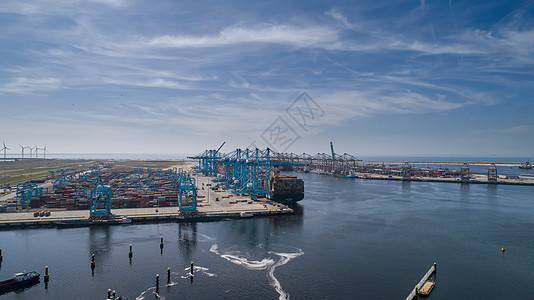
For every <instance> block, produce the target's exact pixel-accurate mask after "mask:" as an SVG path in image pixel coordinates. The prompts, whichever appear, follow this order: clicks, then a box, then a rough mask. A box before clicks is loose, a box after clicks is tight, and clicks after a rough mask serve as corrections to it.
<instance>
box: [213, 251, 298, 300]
mask: <svg viewBox="0 0 534 300" xmlns="http://www.w3.org/2000/svg"><path fill="white" fill-rule="evenodd" d="M295 250H296V252H292V253H279V252H268V253H269V254H272V255H276V256H279V257H280V259H279V260H278V261H276V262H275V260H274V259H273V258H264V259H262V260H261V261H257V260H249V259H247V258H246V257H244V256H242V255H239V254H235V251H233V252H232V253H220V252H219V245H217V244H213V245H212V246H211V248H210V252H212V253H214V254H216V255H218V256H220V257H222V258H224V259H226V260H228V261H230V262H232V263H234V264H236V265H240V266H243V267H245V268H246V269H248V270H265V269H266V270H267V278H268V279H269V285H271V286H272V287H274V289H275V290H276V292H277V293H278V295H280V296H279V297H278V299H279V300H286V299H289V294H287V293H286V292H285V291H284V289H283V288H282V285H281V284H280V282H279V281H278V279H276V277H275V276H274V271H275V270H276V268H277V267H279V266H283V265H285V264H287V263H288V262H290V261H291V260H292V259H294V258H297V257H299V256H301V255H303V254H304V252H302V250H301V249H295Z"/></svg>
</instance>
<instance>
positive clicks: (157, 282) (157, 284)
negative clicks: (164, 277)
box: [156, 274, 159, 294]
mask: <svg viewBox="0 0 534 300" xmlns="http://www.w3.org/2000/svg"><path fill="white" fill-rule="evenodd" d="M156 294H159V274H156Z"/></svg>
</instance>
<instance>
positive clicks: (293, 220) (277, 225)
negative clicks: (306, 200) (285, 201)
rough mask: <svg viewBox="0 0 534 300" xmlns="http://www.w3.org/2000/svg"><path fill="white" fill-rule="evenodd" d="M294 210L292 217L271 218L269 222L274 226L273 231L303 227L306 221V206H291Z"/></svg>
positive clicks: (297, 204)
mask: <svg viewBox="0 0 534 300" xmlns="http://www.w3.org/2000/svg"><path fill="white" fill-rule="evenodd" d="M290 207H291V208H292V209H293V214H292V215H282V216H276V217H272V218H269V222H270V224H271V225H273V229H275V230H278V229H284V228H286V227H301V226H302V223H303V220H304V206H303V205H302V204H300V203H295V204H292V205H291V206H290Z"/></svg>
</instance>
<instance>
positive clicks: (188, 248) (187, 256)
mask: <svg viewBox="0 0 534 300" xmlns="http://www.w3.org/2000/svg"><path fill="white" fill-rule="evenodd" d="M178 248H179V249H180V252H181V253H182V255H183V257H184V261H185V262H189V261H191V260H192V259H191V258H192V257H193V252H195V250H196V248H197V223H179V224H178Z"/></svg>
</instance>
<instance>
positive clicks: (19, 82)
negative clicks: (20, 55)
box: [0, 77, 61, 95]
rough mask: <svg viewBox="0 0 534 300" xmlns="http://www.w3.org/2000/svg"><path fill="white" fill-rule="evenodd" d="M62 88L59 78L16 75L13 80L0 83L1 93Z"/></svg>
mask: <svg viewBox="0 0 534 300" xmlns="http://www.w3.org/2000/svg"><path fill="white" fill-rule="evenodd" d="M60 88H61V80H60V79H59V78H52V77H47V78H28V77H16V78H13V79H12V80H11V81H9V82H7V83H4V84H0V93H10V94H21V95H24V94H32V93H36V92H43V91H53V90H57V89H60Z"/></svg>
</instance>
